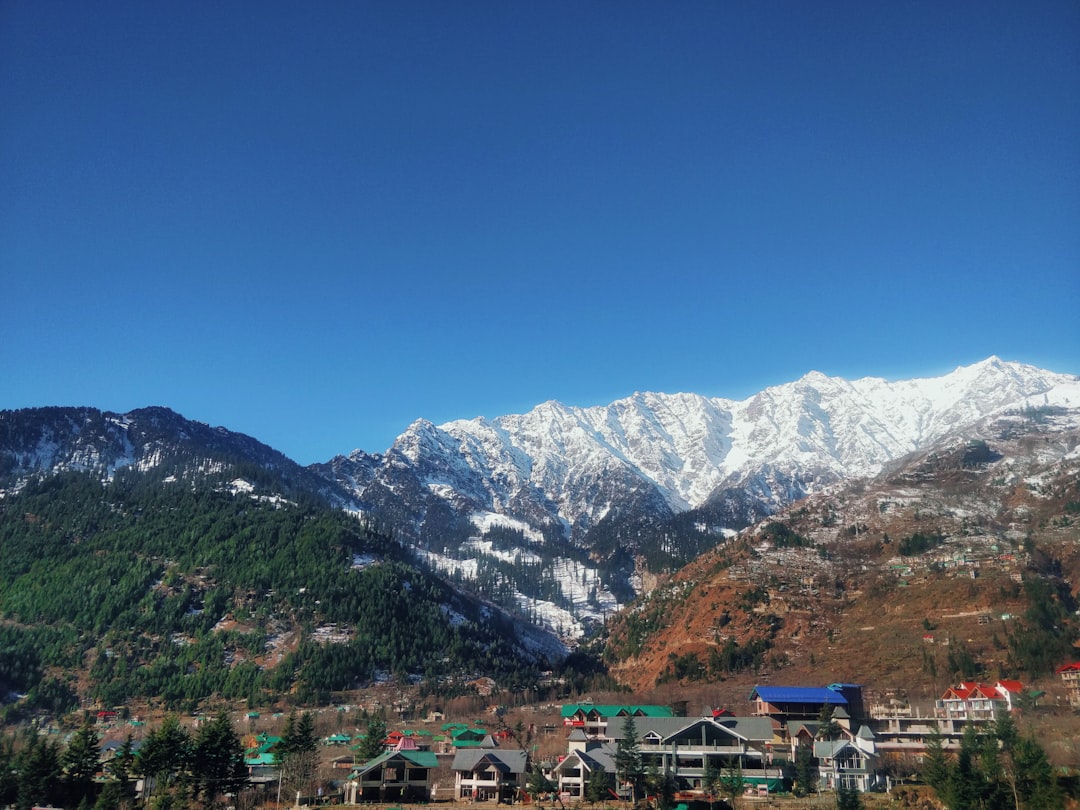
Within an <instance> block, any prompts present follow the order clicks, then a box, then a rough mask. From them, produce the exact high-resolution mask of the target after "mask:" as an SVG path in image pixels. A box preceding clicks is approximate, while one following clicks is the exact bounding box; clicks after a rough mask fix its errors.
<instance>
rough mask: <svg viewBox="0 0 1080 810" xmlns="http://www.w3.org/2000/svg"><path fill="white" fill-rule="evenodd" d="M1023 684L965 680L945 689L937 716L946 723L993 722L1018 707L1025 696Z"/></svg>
mask: <svg viewBox="0 0 1080 810" xmlns="http://www.w3.org/2000/svg"><path fill="white" fill-rule="evenodd" d="M1023 690H1024V687H1023V684H1021V683H1020V682H1019V681H998V682H997V683H995V684H993V685H990V684H986V683H979V682H977V681H962V682H961V683H960V684H959V685H958V686H951V687H949V688H948V689H946V690H945V694H943V695H942V696H941V697H940V698H939V699H938V701H937V703H936V704H935V709H934V710H935V714H936V715H937V716H938V717H940V718H942V719H945V720H957V721H962V722H972V723H992V722H993V721H994V720H996V719H997V718H998V717H999V716H1000V715H1001V714H1002V712H1009V711H1012V710H1013V709H1014V708H1015V702H1016V701H1017V700H1018V699H1019V697H1020V695H1021V694H1022V693H1023Z"/></svg>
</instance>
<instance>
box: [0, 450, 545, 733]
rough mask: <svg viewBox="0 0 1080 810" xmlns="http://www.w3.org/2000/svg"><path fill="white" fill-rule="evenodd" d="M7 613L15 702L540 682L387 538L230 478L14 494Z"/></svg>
mask: <svg viewBox="0 0 1080 810" xmlns="http://www.w3.org/2000/svg"><path fill="white" fill-rule="evenodd" d="M0 619H2V623H0V648H3V650H4V651H5V655H4V656H2V657H0V694H2V695H7V698H6V699H5V703H6V704H7V708H6V711H8V712H13V711H23V710H30V709H34V708H42V709H49V710H51V711H57V712H59V711H63V710H64V709H68V708H72V707H74V706H75V705H76V701H77V700H78V699H89V700H93V701H97V702H100V703H101V704H104V705H108V706H111V705H114V704H119V703H121V702H124V701H125V700H128V699H132V698H155V697H156V698H160V699H161V700H162V701H163V703H164V704H165V705H166V706H170V707H180V706H186V705H188V704H194V703H196V702H198V701H200V700H202V699H204V698H207V697H209V696H211V695H215V694H216V695H220V696H223V697H225V698H229V699H246V700H247V701H248V702H249V703H250V704H252V705H258V704H260V703H263V702H265V701H267V700H270V699H272V698H274V697H276V696H278V695H281V694H283V693H286V692H290V691H295V692H296V693H297V697H298V698H299V699H300V700H303V701H305V702H314V701H318V700H319V699H326V698H327V697H328V695H329V692H330V691H332V690H341V689H345V688H349V687H352V686H356V685H359V684H363V683H365V682H368V681H370V680H371V679H373V678H375V677H377V676H379V675H380V674H384V673H389V674H397V675H402V676H407V675H420V674H422V675H423V676H424V678H425V679H426V682H427V684H428V686H429V687H430V688H432V689H441V690H444V691H450V690H453V689H455V688H458V686H457V684H458V683H460V679H461V678H462V677H464V676H467V675H471V674H476V673H481V672H482V673H484V674H493V675H496V676H498V677H499V678H500V679H501V680H503V681H505V682H507V683H516V682H526V683H527V682H531V681H533V680H534V679H535V677H536V671H537V666H536V665H537V664H538V663H541V662H542V658H541V656H540V655H538V654H533V653H531V652H530V651H529V650H527V649H525V648H524V647H523V646H522V645H521V643H520V642H518V640H517V639H518V637H519V636H520V635H521V633H519V632H518V630H517V629H516V628H515V627H514V626H513V624H512V622H511V621H510V620H509V619H508V618H506V617H503V616H502V615H501V614H499V613H498V612H497V611H493V610H491V609H490V608H489V607H487V606H484V605H482V604H480V603H477V602H476V601H475V600H471V599H469V598H466V597H464V596H463V595H462V594H460V593H458V592H457V591H455V590H453V589H452V587H451V586H449V585H448V584H446V583H445V582H443V581H442V580H440V579H438V578H437V577H435V576H433V575H431V574H430V573H428V572H426V571H424V570H421V569H420V568H418V567H417V566H416V565H415V564H413V563H412V562H410V561H409V560H408V558H407V555H406V553H405V552H404V551H403V550H402V549H401V547H400V546H399V545H398V544H397V543H396V542H395V541H394V540H393V538H392V537H391V536H389V535H388V533H385V532H380V531H377V530H375V529H373V528H372V527H370V526H366V525H364V524H362V523H361V522H360V521H358V520H357V519H356V518H355V517H353V516H350V515H348V514H345V513H342V512H340V511H336V510H331V509H329V508H327V507H325V506H323V505H321V504H320V503H317V502H315V501H308V502H295V501H285V500H282V499H281V498H280V497H277V496H275V495H272V494H260V493H259V491H258V489H253V488H250V487H249V486H246V485H244V486H240V487H237V486H236V485H233V486H231V487H230V486H229V485H228V484H227V482H226V481H225V480H224V478H223V477H222V479H221V480H218V481H217V482H216V484H215V483H214V482H213V481H212V480H211V479H207V481H206V482H205V484H204V485H202V486H199V487H193V486H192V484H191V482H190V481H183V482H181V481H177V480H174V479H172V478H171V477H166V478H162V477H161V476H160V475H145V474H140V473H137V472H134V471H127V472H123V473H122V474H118V475H117V476H116V477H115V479H114V480H113V481H112V482H111V483H102V482H101V481H100V480H99V479H98V478H96V477H93V476H90V475H88V474H81V473H64V474H60V475H57V476H54V477H50V478H45V479H43V480H40V481H35V482H31V483H29V484H28V485H27V486H26V487H24V488H23V489H22V490H21V491H19V492H18V493H17V494H9V495H8V496H7V497H6V498H4V499H3V500H0ZM19 696H22V697H21V698H20V699H18V700H15V698H17V697H19Z"/></svg>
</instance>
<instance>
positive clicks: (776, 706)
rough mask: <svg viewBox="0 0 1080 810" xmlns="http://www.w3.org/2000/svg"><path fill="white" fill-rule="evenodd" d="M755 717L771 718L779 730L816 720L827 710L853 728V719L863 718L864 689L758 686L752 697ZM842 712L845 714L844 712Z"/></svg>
mask: <svg viewBox="0 0 1080 810" xmlns="http://www.w3.org/2000/svg"><path fill="white" fill-rule="evenodd" d="M750 700H751V701H752V702H753V703H754V714H756V715H765V716H768V717H771V718H772V719H773V720H774V721H775V722H776V723H777V725H778V726H786V725H787V723H789V722H790V721H792V720H815V719H817V718H818V717H819V716H820V715H821V710H822V709H823V708H824V707H825V706H830V707H831V708H832V711H833V718H834V719H835V720H836V721H837V722H838V723H839V724H840V725H841V726H844V727H850V719H851V718H861V717H862V716H863V703H862V687H861V686H859V685H858V684H853V683H834V684H830V685H829V686H821V687H818V686H755V687H754V690H753V691H752V692H751V693H750ZM841 710H842V711H841Z"/></svg>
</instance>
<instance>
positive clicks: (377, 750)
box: [355, 717, 386, 764]
mask: <svg viewBox="0 0 1080 810" xmlns="http://www.w3.org/2000/svg"><path fill="white" fill-rule="evenodd" d="M385 740H386V722H385V721H384V720H383V719H382V718H381V717H372V718H371V719H370V720H368V724H367V733H366V734H365V735H364V738H363V739H362V740H361V741H360V744H359V745H358V746H357V747H356V756H355V759H356V762H357V763H359V764H363V763H365V762H370V761H371V760H373V759H375V757H377V756H379V755H380V754H382V753H383V752H384V751H385V750H386V743H385Z"/></svg>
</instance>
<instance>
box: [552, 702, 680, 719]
mask: <svg viewBox="0 0 1080 810" xmlns="http://www.w3.org/2000/svg"><path fill="white" fill-rule="evenodd" d="M578 711H582V712H584V713H585V714H589V713H590V712H596V713H597V714H598V715H599V716H600V717H618V716H619V715H626V714H632V715H634V716H636V717H674V712H672V711H671V707H670V706H652V705H648V704H641V705H630V704H618V703H568V704H566V705H564V706H563V707H562V709H561V715H562V717H564V718H566V717H573V716H574V715H575V714H577V713H578Z"/></svg>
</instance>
